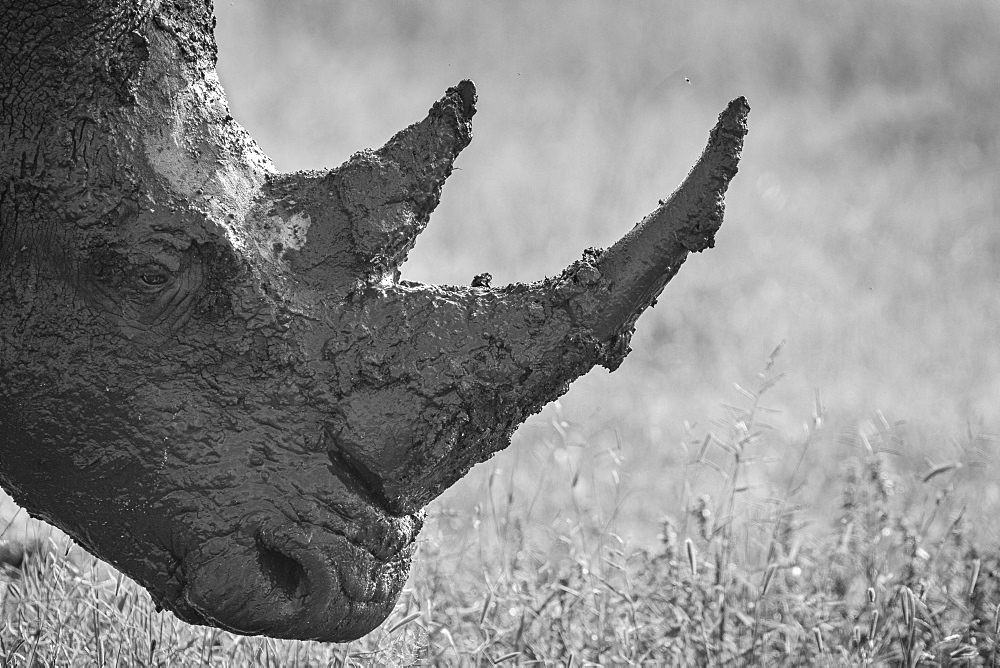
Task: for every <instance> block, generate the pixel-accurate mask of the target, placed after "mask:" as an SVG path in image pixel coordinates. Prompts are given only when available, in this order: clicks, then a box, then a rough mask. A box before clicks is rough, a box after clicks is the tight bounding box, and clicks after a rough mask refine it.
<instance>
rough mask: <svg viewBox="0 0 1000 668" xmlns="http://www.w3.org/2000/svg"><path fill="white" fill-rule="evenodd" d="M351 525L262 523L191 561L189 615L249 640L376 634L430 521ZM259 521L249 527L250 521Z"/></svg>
mask: <svg viewBox="0 0 1000 668" xmlns="http://www.w3.org/2000/svg"><path fill="white" fill-rule="evenodd" d="M372 510H373V512H372V513H371V514H374V515H378V516H379V517H378V518H377V521H375V522H374V523H373V524H372V523H370V522H371V520H372V519H373V518H371V517H367V518H361V517H359V518H357V519H356V520H355V521H354V522H351V523H350V524H346V523H345V524H344V525H343V526H342V527H332V526H322V527H318V526H315V525H313V526H309V525H299V524H292V523H289V522H288V519H287V518H284V517H281V518H279V517H267V518H259V519H258V520H257V521H255V522H253V524H255V525H256V528H253V529H250V528H249V527H248V530H247V531H245V532H239V534H238V535H237V536H233V537H217V538H211V539H209V540H208V541H205V542H204V543H202V544H201V545H200V546H199V548H198V549H196V550H195V551H194V552H192V553H191V554H189V555H188V557H187V558H186V559H185V560H184V561H185V566H186V567H187V568H185V570H186V571H187V578H186V579H187V582H186V586H185V588H184V593H183V597H182V599H183V600H182V601H181V602H180V603H181V605H180V606H178V607H179V608H180V609H179V610H178V613H179V615H180V616H181V617H182V618H184V619H185V620H186V621H194V622H196V623H202V624H204V623H207V622H211V623H213V624H216V625H219V626H221V627H223V628H226V629H227V630H230V631H234V632H237V633H242V634H258V633H266V634H267V635H270V636H275V637H287V638H297V639H307V638H308V639H314V640H322V641H327V642H331V641H333V642H344V641H348V640H353V639H355V638H359V637H361V636H362V635H365V634H366V633H368V632H370V631H372V630H373V629H375V628H376V627H377V626H378V625H379V624H380V623H381V622H382V621H383V620H384V619H385V618H386V617H387V616H388V615H389V613H390V612H391V611H392V608H393V607H394V606H395V603H396V599H397V598H398V596H399V592H400V591H401V590H402V588H403V586H404V585H405V583H406V578H407V575H408V573H409V565H410V558H411V556H412V552H413V549H414V547H415V545H414V540H415V538H416V535H417V533H418V532H419V530H420V525H421V521H420V517H419V516H407V517H389V516H386V515H384V514H382V513H380V512H378V511H376V510H374V509H372ZM248 524H249V523H248Z"/></svg>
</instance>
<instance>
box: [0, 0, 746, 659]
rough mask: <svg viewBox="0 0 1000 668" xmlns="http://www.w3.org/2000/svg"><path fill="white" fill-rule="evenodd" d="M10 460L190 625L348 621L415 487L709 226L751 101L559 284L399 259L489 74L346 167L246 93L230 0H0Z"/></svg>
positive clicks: (383, 584)
mask: <svg viewBox="0 0 1000 668" xmlns="http://www.w3.org/2000/svg"><path fill="white" fill-rule="evenodd" d="M0 18H2V20H3V23H4V25H5V27H6V31H7V32H6V39H5V41H4V43H3V44H2V45H0V100H2V101H3V105H2V108H0V480H2V483H3V486H4V487H5V488H6V489H7V490H8V491H10V493H11V494H12V495H13V496H14V498H15V499H16V500H17V501H18V502H19V503H20V504H21V505H23V506H24V507H25V508H27V509H28V510H29V511H30V512H31V513H32V514H33V515H36V516H38V517H41V518H43V519H45V520H47V521H49V522H51V523H52V524H54V525H56V526H58V527H60V528H62V529H63V530H64V531H66V532H67V533H69V534H70V535H71V536H73V537H74V538H75V539H76V540H77V541H79V542H80V543H81V544H82V545H83V546H85V547H86V548H87V549H88V550H90V551H91V552H93V553H94V554H96V555H98V556H100V557H101V558H103V559H105V560H107V561H109V562H110V563H112V564H114V565H115V566H116V567H118V568H119V569H120V570H122V571H123V572H125V573H126V574H128V575H129V576H131V577H132V578H134V579H136V580H137V581H138V582H139V583H141V584H142V585H143V586H144V587H145V588H146V589H148V590H149V592H150V594H151V595H152V596H153V598H154V599H155V601H156V602H157V604H158V605H160V606H162V607H164V608H168V609H170V610H172V611H173V612H174V613H175V614H177V615H178V616H179V617H180V618H182V619H184V620H185V621H188V622H191V623H194V624H205V625H213V626H217V627H220V628H224V629H228V630H230V631H235V632H238V633H245V634H267V635H270V636H275V637H285V638H299V639H318V640H325V641H345V640H350V639H353V638H356V637H359V636H361V635H363V634H365V633H367V632H369V631H370V630H372V629H373V628H375V627H376V626H377V625H378V624H380V623H381V622H382V621H383V620H384V619H385V618H386V617H387V616H388V614H389V613H390V611H391V610H392V608H393V605H394V603H395V601H396V598H397V596H398V594H399V592H400V590H401V589H402V587H403V585H404V583H405V580H406V577H407V573H408V569H409V562H410V558H411V556H412V554H413V550H414V540H415V538H416V536H417V534H418V532H419V531H420V528H421V522H422V509H423V508H424V507H425V506H426V505H427V504H428V503H429V502H430V501H431V500H432V499H434V498H435V497H436V496H437V495H439V494H440V493H441V492H442V491H443V490H445V489H446V488H447V487H448V486H449V485H451V484H452V483H453V482H455V481H456V480H458V479H459V478H461V477H462V476H463V475H464V474H465V473H466V472H467V471H468V470H469V469H470V468H471V467H472V466H473V465H474V464H476V463H478V462H481V461H484V460H485V459H488V458H489V457H490V456H491V455H492V454H493V453H495V452H497V451H498V450H500V449H503V448H505V447H506V446H507V445H508V444H509V443H510V435H511V433H512V432H513V430H514V429H516V428H517V426H518V425H519V424H520V423H521V422H522V421H523V420H524V419H525V418H526V417H527V416H529V415H530V414H532V413H535V412H537V411H538V410H540V409H541V408H542V406H544V405H545V404H546V403H547V402H549V401H551V400H552V399H554V398H555V397H557V396H559V395H560V394H561V393H563V392H564V391H565V390H566V387H567V384H568V383H569V382H570V381H572V380H573V379H575V378H576V377H578V376H580V375H581V374H583V373H585V372H586V371H587V370H588V369H590V368H591V367H593V366H594V365H596V364H601V365H604V366H605V367H607V368H609V369H612V370H613V369H615V368H617V366H618V365H619V364H620V363H621V361H622V359H623V358H624V356H625V355H626V353H627V352H628V350H629V348H628V343H629V338H630V335H631V333H632V331H633V325H634V323H635V321H636V319H637V318H638V316H639V315H640V314H641V313H642V311H643V310H644V309H645V308H646V307H648V306H649V305H650V304H651V303H652V302H653V301H654V300H655V298H656V297H657V295H658V294H659V293H660V291H661V290H662V289H663V287H664V285H665V284H666V283H667V281H669V280H670V278H671V277H673V275H674V274H675V273H676V272H677V270H678V269H679V267H680V265H681V264H682V263H683V262H684V260H685V258H686V256H687V255H688V253H689V252H691V251H700V250H702V249H704V248H707V247H711V246H712V245H713V236H714V234H715V232H716V230H717V229H718V227H719V225H720V224H721V221H722V213H723V194H724V193H725V190H726V188H727V186H728V184H729V181H730V179H731V178H732V177H733V175H734V174H735V173H736V167H737V161H738V159H739V153H740V150H741V146H742V141H743V136H744V135H745V134H746V115H747V113H748V111H749V107H748V106H747V104H746V101H745V100H744V99H743V98H739V99H737V100H734V101H733V102H731V103H730V104H729V106H728V107H727V109H726V110H725V111H724V112H723V113H722V115H721V116H720V117H719V122H718V124H717V125H716V127H715V129H713V130H712V131H711V134H710V137H709V142H708V147H707V148H706V150H705V152H704V154H703V155H702V156H701V157H700V159H699V160H698V162H697V164H696V165H695V167H694V168H693V169H692V171H691V173H690V174H689V175H688V177H687V178H686V180H685V181H684V183H683V184H682V185H681V186H680V188H679V189H678V190H677V191H676V192H675V193H674V195H673V196H672V197H671V198H670V199H669V200H668V201H666V202H665V203H662V204H661V205H660V206H659V208H657V209H656V210H655V211H654V212H653V213H651V214H650V215H649V216H647V217H646V218H645V219H644V220H643V221H642V222H640V223H639V224H638V225H636V226H635V227H634V228H633V229H632V230H631V231H630V232H628V233H627V234H626V235H625V236H624V237H623V238H622V239H621V240H620V241H619V242H617V243H616V244H615V245H614V246H612V247H611V248H610V249H608V250H594V249H590V250H587V251H585V252H584V254H583V257H582V258H581V259H580V260H578V261H577V262H575V263H573V264H572V265H571V266H570V267H568V268H567V269H566V270H565V271H563V272H562V273H561V274H560V275H559V276H557V277H555V278H549V279H545V280H542V281H539V282H536V283H531V284H515V285H509V286H506V287H502V288H493V287H490V286H489V281H488V280H487V278H486V277H485V276H481V277H477V279H476V280H475V281H473V284H472V285H471V286H468V287H442V286H434V285H422V284H417V283H412V282H408V281H405V280H402V279H401V277H400V271H399V267H400V265H401V264H402V263H403V261H404V260H405V259H406V255H407V253H408V251H409V250H410V249H411V248H412V247H413V244H414V242H415V240H416V236H417V234H419V233H420V231H421V230H423V228H424V226H425V225H426V224H427V221H428V217H429V215H430V213H431V212H432V211H433V209H434V208H435V206H436V205H437V203H438V200H439V197H440V195H441V188H442V185H443V184H444V181H445V179H446V178H447V177H448V175H449V174H450V173H451V171H452V168H453V164H454V161H455V159H456V157H457V156H458V154H459V152H460V151H461V150H462V149H463V148H464V147H465V146H466V145H468V143H469V141H470V140H471V137H472V133H471V119H472V117H473V115H474V114H475V111H476V90H475V87H474V86H473V84H472V82H470V81H462V82H460V83H459V84H458V85H456V86H455V87H454V88H451V89H449V90H448V91H447V92H446V93H445V95H444V97H443V98H441V99H440V100H439V101H438V102H437V103H435V104H434V105H433V106H432V107H431V109H430V111H429V113H428V115H427V117H426V118H425V119H423V120H422V121H420V122H418V123H416V124H414V125H411V126H410V127H408V128H406V129H405V130H403V131H401V132H400V133H398V134H397V135H396V136H394V137H393V138H391V139H390V140H389V141H388V143H386V144H385V146H383V147H382V148H381V149H379V150H377V151H362V152H360V153H357V154H356V155H354V156H353V157H352V158H351V159H350V160H348V161H347V162H346V163H345V164H344V165H342V166H340V167H339V168H337V169H333V170H330V171H321V172H300V173H293V174H282V173H279V172H277V171H276V170H275V169H274V167H273V166H272V165H271V163H270V161H269V160H268V159H267V157H266V156H264V155H263V153H262V152H261V151H260V150H259V148H258V147H257V145H256V144H255V143H254V142H253V140H252V139H251V138H250V137H249V136H248V135H247V133H246V132H245V131H244V130H243V129H242V128H241V127H240V126H239V125H238V124H237V123H236V122H235V121H234V120H233V118H232V117H231V116H230V115H229V112H228V108H227V105H226V101H225V97H224V95H223V91H222V89H221V86H220V84H219V82H218V79H217V77H216V73H215V57H216V48H215V43H214V39H213V35H212V28H213V22H214V18H213V17H212V10H211V3H210V2H204V1H200V0H186V1H176V2H155V1H154V2H140V1H139V0H133V1H131V2H128V1H125V0H119V1H117V2H107V1H106V0H72V1H67V2H60V3H22V2H20V1H19V0H0Z"/></svg>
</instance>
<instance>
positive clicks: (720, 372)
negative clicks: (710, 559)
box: [216, 0, 1000, 534]
mask: <svg viewBox="0 0 1000 668" xmlns="http://www.w3.org/2000/svg"><path fill="white" fill-rule="evenodd" d="M216 11H217V14H218V29H217V37H218V41H219V73H220V76H221V79H222V82H223V84H224V86H225V88H226V91H227V94H228V97H229V101H230V105H231V110H232V113H233V115H234V116H235V117H236V119H237V120H238V121H239V122H240V123H242V124H243V125H244V126H245V127H246V128H247V129H248V130H249V131H250V133H251V134H252V135H253V136H254V137H255V138H256V139H257V141H258V142H259V143H260V145H261V146H262V147H263V149H264V151H265V152H266V153H268V154H269V155H270V156H271V157H272V158H273V159H274V161H275V163H276V164H277V166H278V168H279V169H281V170H283V171H293V170H300V169H320V168H324V167H334V166H337V165H339V164H340V163H342V162H343V161H344V160H346V159H347V158H348V157H349V156H350V155H351V154H352V153H353V152H354V151H357V150H360V149H362V148H366V147H377V146H380V145H381V144H382V143H384V142H385V141H386V140H387V139H388V138H389V137H390V136H391V135H392V134H394V133H395V132H396V131H398V130H400V129H402V128H403V127H405V126H406V125H408V124H410V123H412V122H415V121H417V120H419V119H421V118H422V117H423V116H424V114H425V113H426V111H427V109H428V108H429V106H430V105H431V104H432V103H433V102H434V101H435V100H436V99H437V98H438V97H440V95H441V94H442V93H443V91H444V90H445V89H446V88H447V87H449V86H451V85H454V84H455V83H456V82H458V81H459V80H461V79H463V78H471V79H473V80H474V81H475V82H476V84H477V87H478V90H479V112H478V114H477V115H476V117H475V120H474V128H475V138H474V140H473V142H472V144H471V146H469V148H467V149H466V150H465V152H463V153H462V155H461V157H460V158H459V160H458V163H457V166H458V168H459V169H457V170H456V171H455V173H454V174H453V176H452V177H451V178H450V180H449V181H448V183H447V184H446V186H445V189H444V194H443V198H442V202H441V205H440V206H439V208H438V209H437V211H436V212H435V213H434V215H433V217H432V219H431V222H430V225H429V227H428V229H427V231H426V232H424V233H423V234H422V235H421V237H420V240H419V242H418V243H417V246H416V248H415V250H414V251H413V252H412V253H411V255H410V259H409V261H408V262H407V263H406V264H405V265H404V267H403V273H404V277H405V278H407V279H411V280H418V281H423V282H428V283H443V284H466V285H467V284H468V283H469V282H470V281H471V280H472V278H473V276H475V275H476V274H479V273H482V272H489V273H491V274H492V275H493V277H494V280H493V284H494V285H504V284H507V283H510V282H515V281H522V282H528V281H533V280H537V279H540V278H542V277H544V276H551V275H554V274H556V273H558V272H559V271H560V270H561V269H562V268H563V267H565V266H566V265H567V264H569V263H570V262H572V261H573V260H574V259H577V258H578V257H579V256H580V254H581V252H582V251H583V249H585V248H587V247H589V246H599V247H605V246H608V245H610V244H611V243H613V242H614V241H615V240H616V239H617V238H618V237H619V236H621V235H622V234H623V233H624V232H625V231H627V230H629V229H630V228H631V227H632V225H633V224H634V223H635V222H637V221H638V220H640V219H641V218H642V217H643V216H644V215H645V214H646V213H647V212H649V211H651V210H652V209H653V208H655V207H656V205H657V200H658V199H660V198H664V197H666V196H667V195H669V194H670V193H671V192H672V191H673V189H674V188H675V187H676V186H677V184H679V183H680V181H681V180H682V179H683V178H684V176H685V175H686V173H687V171H688V170H689V169H690V167H691V166H692V165H693V164H694V162H695V160H696V159H697V157H698V155H699V154H700V152H701V150H702V148H703V146H704V143H705V140H706V139H707V136H708V131H709V129H710V128H711V127H712V125H713V124H714V122H715V120H716V117H717V115H718V113H719V112H720V111H721V110H722V109H723V108H724V107H725V105H726V103H727V102H728V101H729V100H730V99H732V98H734V97H736V96H738V95H745V96H746V97H747V98H748V100H749V102H750V105H751V107H752V111H751V114H750V123H749V126H750V134H749V136H748V137H747V141H746V148H745V151H744V154H743V160H742V162H741V164H740V173H739V174H738V176H737V177H736V179H735V180H734V182H733V185H732V187H731V188H730V190H729V194H728V196H727V215H726V221H725V224H724V225H723V228H722V230H721V231H720V233H719V234H718V237H717V246H716V248H715V249H713V250H711V251H708V252H705V253H703V254H701V255H695V256H692V257H691V258H689V260H688V262H687V264H686V265H685V266H684V268H683V269H682V271H681V272H680V274H679V275H678V277H677V278H676V279H674V280H673V282H671V283H670V285H669V286H668V287H667V289H666V291H665V292H664V294H663V296H662V297H661V299H660V301H659V303H658V305H657V306H656V308H655V309H653V310H651V311H650V312H648V313H646V314H645V315H643V316H642V318H641V319H640V320H639V322H638V326H637V333H636V335H635V337H634V339H633V341H632V347H633V348H634V351H633V352H632V354H631V355H630V356H629V358H628V359H627V360H626V362H625V363H624V365H623V366H622V367H621V368H620V369H619V370H618V371H617V372H615V373H614V374H608V373H607V372H606V371H604V370H603V369H595V370H594V371H592V372H590V373H589V374H588V375H587V376H585V377H583V378H581V379H580V380H578V381H576V383H574V384H573V386H572V389H571V390H570V392H569V393H568V394H567V395H566V396H565V397H564V398H563V399H562V400H561V401H560V402H559V404H558V405H554V406H550V407H549V408H547V409H546V411H544V412H543V413H542V415H540V416H537V417H535V418H532V420H530V421H529V422H528V423H527V424H526V425H525V426H524V427H522V428H521V429H520V430H519V432H518V433H517V435H516V436H515V439H514V443H515V447H514V448H512V449H510V450H509V451H508V452H506V453H504V454H502V455H500V456H499V457H497V458H495V459H494V460H492V461H491V462H490V463H488V464H485V465H483V466H481V467H479V468H478V469H477V470H476V472H475V473H474V474H473V475H472V476H471V477H470V478H469V479H468V480H466V481H463V483H461V484H459V485H458V486H456V488H455V489H453V490H452V491H451V492H449V494H448V495H446V496H445V497H443V499H442V500H441V501H440V502H439V507H447V506H448V505H449V504H456V505H457V504H462V503H464V502H465V499H466V497H469V495H474V494H475V493H476V490H481V489H482V488H483V486H484V485H492V481H493V480H494V479H495V478H496V477H497V476H499V475H501V474H502V475H503V477H504V479H505V480H506V483H505V484H507V485H510V486H512V487H511V488H512V489H513V488H516V486H517V485H518V484H519V483H518V480H521V479H522V478H523V480H524V483H523V484H524V485H527V487H526V489H527V490H529V491H530V490H536V491H537V490H538V489H540V487H541V485H542V483H540V482H539V481H538V476H539V475H540V474H539V473H538V471H539V470H542V469H541V468H540V467H543V465H546V463H551V462H553V461H555V462H556V464H558V465H561V466H562V468H563V469H564V470H565V471H568V472H569V473H570V474H571V475H573V476H574V477H575V478H578V477H579V475H580V471H581V470H583V469H584V468H587V470H588V471H590V474H591V477H593V478H594V479H595V480H596V478H598V477H600V471H601V468H602V465H601V461H602V457H611V458H613V459H614V460H615V467H614V468H615V471H617V473H616V476H619V477H616V479H615V481H614V482H613V484H612V487H613V488H614V489H615V490H617V491H616V493H622V494H624V495H625V496H626V497H628V498H627V499H622V498H619V499H617V500H615V501H613V503H614V504H615V505H616V512H620V513H622V514H626V515H628V516H630V517H634V518H636V521H637V526H639V525H642V526H647V527H648V526H650V525H649V520H651V519H652V518H655V517H656V516H657V514H658V513H659V512H661V511H662V510H663V509H664V508H667V507H669V506H670V505H671V503H674V504H676V503H677V502H678V500H679V496H678V494H679V493H680V492H678V491H677V490H679V489H680V486H679V485H678V484H677V483H678V481H679V476H682V475H683V468H682V467H681V466H680V464H681V463H683V462H685V461H689V460H690V457H691V456H692V455H691V452H690V450H691V447H690V445H691V442H692V439H694V440H695V441H697V439H700V438H701V437H702V436H703V435H704V434H705V433H706V431H707V430H710V429H712V428H713V427H712V422H711V421H712V419H713V418H719V417H722V418H723V421H724V420H725V418H726V415H727V409H726V408H724V407H723V406H722V405H721V404H722V403H723V402H734V403H738V402H739V401H740V400H742V399H743V398H742V397H741V395H740V394H739V393H738V392H736V391H735V390H734V388H733V384H734V383H739V384H741V385H743V386H745V387H748V388H753V387H754V386H755V385H756V383H757V380H756V377H755V375H756V373H757V372H758V371H759V370H760V369H761V367H762V366H763V364H764V361H765V359H766V358H767V356H768V355H769V354H770V352H771V351H772V350H773V349H774V348H775V346H776V345H778V344H779V343H780V342H782V341H785V342H786V345H785V346H784V348H783V350H782V353H781V355H780V356H779V358H778V361H777V363H776V366H775V370H776V371H780V372H784V373H785V374H786V375H785V377H784V378H783V379H782V380H781V381H780V382H779V383H778V384H777V385H776V386H775V387H774V388H772V389H771V390H770V391H769V392H768V394H767V397H766V401H765V402H764V403H766V404H767V405H768V406H769V407H770V408H771V409H774V412H772V413H770V414H768V416H767V417H768V420H767V422H769V423H770V424H771V425H773V426H774V430H773V431H772V432H771V433H772V434H773V435H774V437H773V438H772V439H771V442H772V443H778V444H782V443H794V442H797V439H798V440H801V435H802V433H803V429H802V425H803V424H804V423H806V422H808V421H809V420H810V419H811V416H812V414H813V411H814V404H815V403H816V400H817V396H818V397H820V402H821V404H822V405H823V406H824V407H825V419H826V423H827V424H828V425H831V424H832V425H834V427H833V428H832V429H833V431H832V432H831V434H832V436H831V437H830V439H831V441H832V442H836V441H837V440H838V438H839V437H838V436H837V434H838V433H840V432H841V431H843V430H847V431H850V430H852V429H856V428H857V425H859V424H862V423H864V422H865V421H867V420H869V419H870V418H872V416H874V415H880V417H879V420H881V419H882V417H881V416H885V419H886V420H887V422H888V423H892V424H896V423H897V422H901V421H902V422H906V424H907V425H908V427H907V429H909V430H910V431H909V433H911V437H910V439H909V441H908V442H909V445H908V446H907V447H909V448H911V449H912V451H909V452H902V453H901V454H902V455H903V458H904V459H910V460H912V461H913V462H920V461H922V460H926V461H924V465H932V464H933V463H934V462H935V461H940V460H941V459H942V458H945V457H949V456H952V454H953V450H955V448H959V446H958V445H956V443H958V441H960V440H961V441H962V442H963V443H968V442H970V441H969V437H970V436H974V435H978V434H984V433H995V431H996V429H997V426H998V424H1000V290H998V287H1000V83H998V82H1000V38H998V35H1000V5H998V4H997V3H993V2H956V3H939V2H936V1H934V0H919V1H911V0H907V1H906V2H902V1H895V2H879V3H844V2H831V1H826V2H810V3H799V2H790V1H789V2H771V3H767V4H766V5H763V4H758V3H733V2H725V3H723V2H699V3H688V2H660V1H657V2H650V1H644V0H639V1H632V2H628V3H624V2H596V1H593V2H570V1H567V0H550V1H548V2H544V3H542V2H502V3H501V2H463V1H458V0H447V1H445V0H437V1H424V2H420V3H413V2H404V1H402V0H397V1H395V2H370V3H361V2H351V3H348V2H331V1H329V0H299V1H297V2H277V1H265V0H239V1H238V2H229V1H226V0H222V1H220V2H217V4H216ZM876 411H880V414H879V413H876ZM729 415H730V416H731V413H730V414H729ZM840 440H843V439H840ZM973 440H974V439H973ZM959 449H960V448H959ZM772 454H773V455H775V459H778V460H780V459H782V458H783V457H784V458H786V459H787V458H788V457H786V456H785V455H783V454H781V453H780V452H778V453H776V454H775V453H772ZM841 456H842V455H841V454H830V453H828V454H827V455H825V458H824V456H819V459H817V460H816V462H815V464H814V466H815V467H817V468H818V469H824V468H826V469H829V470H827V471H826V472H827V473H835V472H836V462H837V461H838V458H839V457H841ZM584 464H586V466H584ZM588 467H589V468H588ZM917 468H919V467H917ZM559 469H560V466H557V467H556V469H553V470H559ZM595 472H596V473H595ZM821 473H822V471H821ZM578 482H579V481H578V480H576V479H574V480H572V485H573V487H574V488H575V487H576V486H577V484H578ZM554 484H555V486H559V485H563V486H565V487H567V488H568V487H569V486H570V481H569V480H565V481H563V482H559V480H556V482H555V483H554ZM623 490H624V491H623ZM577 492H578V490H571V494H576V493H577ZM529 496H530V495H529ZM469 498H471V497H469ZM574 498H576V497H574ZM553 504H554V505H558V503H557V502H555V501H553ZM643 522H645V524H643ZM637 531H638V533H639V534H642V533H643V530H642V529H637Z"/></svg>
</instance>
